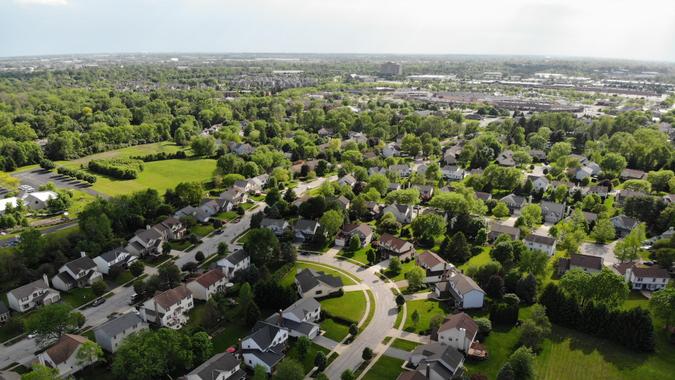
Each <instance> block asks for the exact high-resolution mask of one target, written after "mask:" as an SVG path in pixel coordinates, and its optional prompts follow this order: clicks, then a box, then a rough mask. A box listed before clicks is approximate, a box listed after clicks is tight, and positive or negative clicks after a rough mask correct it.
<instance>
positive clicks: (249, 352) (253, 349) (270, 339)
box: [241, 321, 288, 373]
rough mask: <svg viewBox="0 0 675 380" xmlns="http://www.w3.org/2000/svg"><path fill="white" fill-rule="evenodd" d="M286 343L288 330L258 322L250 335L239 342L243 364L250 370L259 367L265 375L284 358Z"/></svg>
mask: <svg viewBox="0 0 675 380" xmlns="http://www.w3.org/2000/svg"><path fill="white" fill-rule="evenodd" d="M287 343H288V330H286V329H285V328H283V327H279V326H277V325H276V324H272V323H267V322H262V321H258V323H256V325H255V326H254V327H253V331H252V332H251V334H249V335H248V336H246V337H245V338H244V339H243V340H242V342H241V351H242V354H243V357H244V364H246V365H247V366H248V367H250V368H251V369H253V368H255V367H256V366H258V365H260V366H262V367H263V368H265V370H266V371H267V373H272V372H273V370H274V367H275V366H276V365H277V364H279V362H280V361H281V359H283V358H284V356H285V354H284V351H285V350H286V346H287Z"/></svg>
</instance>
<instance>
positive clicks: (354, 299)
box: [321, 290, 374, 323]
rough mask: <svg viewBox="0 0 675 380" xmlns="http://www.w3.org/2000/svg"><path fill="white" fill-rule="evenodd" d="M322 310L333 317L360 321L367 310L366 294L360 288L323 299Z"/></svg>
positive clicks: (355, 321)
mask: <svg viewBox="0 0 675 380" xmlns="http://www.w3.org/2000/svg"><path fill="white" fill-rule="evenodd" d="M373 307H374V306H373ZM321 310H323V311H324V312H326V313H328V314H330V315H331V316H333V317H337V318H341V319H344V320H346V321H350V322H354V323H359V321H361V318H363V314H364V313H365V312H366V296H365V295H364V294H363V292H362V291H360V290H359V291H355V292H347V293H345V294H344V295H343V296H341V297H335V298H328V299H325V300H322V301H321Z"/></svg>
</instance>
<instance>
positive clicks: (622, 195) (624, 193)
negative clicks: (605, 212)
mask: <svg viewBox="0 0 675 380" xmlns="http://www.w3.org/2000/svg"><path fill="white" fill-rule="evenodd" d="M648 196H649V195H648V194H646V193H644V192H642V191H635V190H629V189H623V190H619V192H618V193H617V194H616V201H617V202H618V203H619V204H620V205H622V206H623V205H625V204H626V201H627V200H628V199H630V198H638V197H648Z"/></svg>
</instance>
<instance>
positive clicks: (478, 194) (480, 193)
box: [476, 191, 492, 201]
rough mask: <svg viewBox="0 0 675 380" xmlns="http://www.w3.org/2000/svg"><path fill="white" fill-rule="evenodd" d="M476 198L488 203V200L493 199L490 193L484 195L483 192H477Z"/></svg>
mask: <svg viewBox="0 0 675 380" xmlns="http://www.w3.org/2000/svg"><path fill="white" fill-rule="evenodd" d="M476 198H478V199H480V200H483V201H487V200H488V199H490V198H492V194H490V193H484V192H482V191H476Z"/></svg>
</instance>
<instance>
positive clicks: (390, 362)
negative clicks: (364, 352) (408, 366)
mask: <svg viewBox="0 0 675 380" xmlns="http://www.w3.org/2000/svg"><path fill="white" fill-rule="evenodd" d="M402 365H403V360H400V359H395V358H390V357H388V356H384V355H382V356H380V358H379V359H377V362H375V364H374V365H373V366H372V367H371V368H370V370H369V371H368V373H366V374H365V375H364V376H363V380H396V378H397V377H398V375H400V374H401V372H403V369H402V368H401V366H402Z"/></svg>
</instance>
